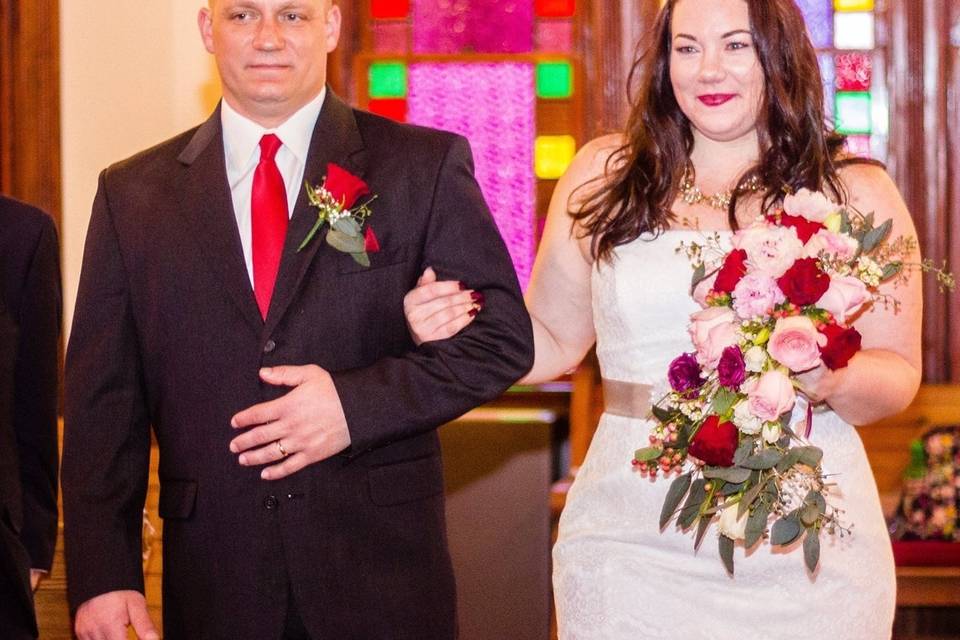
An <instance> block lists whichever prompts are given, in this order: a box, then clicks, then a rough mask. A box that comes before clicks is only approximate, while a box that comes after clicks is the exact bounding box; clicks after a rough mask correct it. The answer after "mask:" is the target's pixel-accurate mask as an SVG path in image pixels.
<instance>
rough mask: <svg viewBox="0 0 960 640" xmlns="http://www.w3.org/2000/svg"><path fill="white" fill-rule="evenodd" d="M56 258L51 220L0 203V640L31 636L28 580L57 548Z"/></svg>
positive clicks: (48, 562)
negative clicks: (30, 574) (31, 573)
mask: <svg viewBox="0 0 960 640" xmlns="http://www.w3.org/2000/svg"><path fill="white" fill-rule="evenodd" d="M59 337H60V258H59V249H58V243H57V231H56V228H55V227H54V224H53V220H51V219H50V217H49V216H47V215H46V214H44V213H43V212H42V211H40V210H39V209H36V208H34V207H31V206H29V205H26V204H23V203H21V202H17V201H16V200H11V199H9V198H4V197H0V631H2V632H3V633H0V637H3V638H18V637H25V636H28V635H29V636H33V635H36V633H37V628H36V621H35V620H34V614H33V595H32V594H31V592H30V578H29V570H30V568H34V569H45V570H49V569H50V566H51V565H52V564H53V548H54V545H55V543H56V539H57V384H58V380H57V362H58V360H57V359H58V355H57V350H58V344H59Z"/></svg>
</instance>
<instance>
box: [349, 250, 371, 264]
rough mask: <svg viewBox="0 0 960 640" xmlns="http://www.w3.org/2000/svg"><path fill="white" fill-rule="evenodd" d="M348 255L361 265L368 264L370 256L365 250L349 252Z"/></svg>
mask: <svg viewBox="0 0 960 640" xmlns="http://www.w3.org/2000/svg"><path fill="white" fill-rule="evenodd" d="M350 255H351V256H352V257H353V260H354V262H356V263H357V264H359V265H360V266H361V267H369V266H370V256H368V255H367V252H366V251H360V252H357V253H351V254H350Z"/></svg>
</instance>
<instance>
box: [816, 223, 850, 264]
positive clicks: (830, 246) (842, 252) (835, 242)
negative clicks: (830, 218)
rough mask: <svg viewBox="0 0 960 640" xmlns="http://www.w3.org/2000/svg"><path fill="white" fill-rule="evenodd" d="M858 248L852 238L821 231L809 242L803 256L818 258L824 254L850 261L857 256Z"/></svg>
mask: <svg viewBox="0 0 960 640" xmlns="http://www.w3.org/2000/svg"><path fill="white" fill-rule="evenodd" d="M858 248H859V245H858V244H857V241H856V240H854V239H853V238H851V237H850V236H848V235H846V234H842V233H833V232H832V231H828V230H827V229H821V230H820V231H818V232H817V233H815V234H814V235H813V237H811V238H810V239H809V240H807V245H806V247H804V252H803V254H804V257H806V258H817V257H819V256H820V254H821V253H824V254H826V255H828V256H831V257H833V258H838V259H840V260H843V261H849V260H851V259H852V258H853V256H855V255H856V254H857V249H858Z"/></svg>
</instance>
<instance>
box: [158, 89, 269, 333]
mask: <svg viewBox="0 0 960 640" xmlns="http://www.w3.org/2000/svg"><path fill="white" fill-rule="evenodd" d="M177 159H178V160H179V161H180V162H181V163H183V164H185V165H187V168H186V175H185V178H184V181H183V186H182V188H181V189H180V202H181V206H180V210H179V212H180V214H181V216H182V217H183V219H184V220H185V221H186V222H187V224H189V225H190V226H191V227H192V228H193V231H194V233H192V234H191V235H193V237H195V238H196V239H197V240H198V242H199V243H200V245H201V249H202V254H203V257H204V260H205V261H206V263H207V265H208V266H209V267H210V269H211V270H212V271H213V272H214V273H215V274H216V275H217V277H218V278H219V279H220V280H221V282H222V283H223V285H224V287H223V288H224V290H225V291H226V293H227V294H228V295H229V297H230V299H231V300H232V301H233V303H234V304H235V305H236V306H237V308H238V309H239V310H240V312H241V315H242V316H243V318H244V320H246V321H247V323H248V324H249V325H250V327H251V328H252V329H253V330H254V332H255V333H256V334H257V335H260V332H261V331H262V329H263V320H262V319H261V317H260V311H259V309H258V308H257V301H256V298H254V295H253V288H252V287H251V286H250V277H249V275H248V274H247V267H246V264H245V263H244V260H243V247H242V245H241V243H240V232H239V230H238V229H237V219H236V216H235V215H234V212H233V197H232V196H231V194H230V185H229V184H228V182H227V169H226V164H225V160H224V155H223V135H222V128H221V124H220V109H219V107H218V108H217V110H216V111H215V112H214V114H213V115H212V116H211V117H210V119H209V120H207V121H206V122H205V123H203V124H202V125H201V126H200V127H199V128H198V129H197V132H196V133H195V134H194V136H193V138H192V139H191V141H190V143H189V144H188V145H187V146H186V148H185V149H184V150H183V152H182V153H181V154H180V156H179V157H178V158H177Z"/></svg>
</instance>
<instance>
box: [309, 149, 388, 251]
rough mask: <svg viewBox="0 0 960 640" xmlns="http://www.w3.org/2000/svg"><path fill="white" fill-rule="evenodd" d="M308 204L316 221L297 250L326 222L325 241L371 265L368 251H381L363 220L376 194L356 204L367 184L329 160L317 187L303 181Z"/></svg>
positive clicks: (367, 189)
mask: <svg viewBox="0 0 960 640" xmlns="http://www.w3.org/2000/svg"><path fill="white" fill-rule="evenodd" d="M305 185H306V188H307V197H308V198H309V199H310V206H312V207H316V208H317V222H316V223H315V224H314V225H313V228H312V229H310V233H308V234H307V237H305V238H304V239H303V242H301V243H300V246H299V247H297V251H301V250H302V249H303V248H304V247H306V246H307V245H308V244H309V243H310V241H311V240H312V239H313V236H315V235H316V234H317V232H318V231H319V230H320V228H321V227H322V226H323V225H324V224H327V225H329V230H328V231H327V244H329V245H330V246H331V247H333V248H334V249H336V250H337V251H342V252H344V253H349V254H350V255H351V257H353V259H354V260H356V261H357V263H358V264H361V265H363V266H365V267H369V266H370V256H369V255H367V254H368V253H376V252H377V251H379V250H380V242H379V241H378V240H377V236H376V235H375V234H374V233H373V229H372V228H371V227H369V226H367V227H366V228H364V222H365V221H366V219H367V218H368V217H369V216H370V214H371V213H373V212H372V211H371V210H370V203H371V202H373V201H374V200H376V199H377V196H373V197H371V198H370V199H369V200H367V201H366V202H364V203H363V204H361V205H359V206H355V205H356V203H357V200H359V199H360V198H361V197H362V196H365V195H368V194H369V193H370V188H369V187H368V186H367V183H366V182H364V181H363V180H361V179H360V178H358V177H357V176H355V175H353V174H352V173H350V172H349V171H347V170H346V169H344V168H343V167H341V166H338V165H335V164H333V163H330V164H328V165H327V175H326V177H325V178H324V179H323V182H322V183H321V184H320V186H318V187H314V186H312V185H311V184H310V183H309V182H307V183H305Z"/></svg>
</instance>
